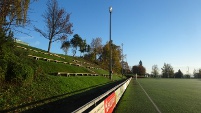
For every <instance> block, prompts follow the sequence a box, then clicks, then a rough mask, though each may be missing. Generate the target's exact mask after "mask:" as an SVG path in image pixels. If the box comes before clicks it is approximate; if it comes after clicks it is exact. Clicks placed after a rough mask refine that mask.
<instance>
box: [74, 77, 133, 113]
mask: <svg viewBox="0 0 201 113" xmlns="http://www.w3.org/2000/svg"><path fill="white" fill-rule="evenodd" d="M130 80H131V78H129V79H127V80H126V81H124V82H123V83H121V84H119V85H117V86H115V87H113V88H112V89H110V90H108V91H107V92H106V93H104V94H102V95H100V96H99V97H97V98H95V99H93V100H92V101H90V102H88V103H86V104H85V105H83V106H81V107H80V108H78V109H76V110H75V111H73V112H72V113H82V112H84V111H85V110H87V109H88V108H90V107H91V106H93V105H95V106H96V103H97V102H99V101H100V100H101V99H103V98H104V97H107V98H106V99H105V100H103V101H102V102H100V103H99V104H98V105H97V106H96V107H95V108H93V109H92V110H91V111H90V113H99V112H101V113H108V112H111V111H113V109H114V107H115V106H116V104H117V103H118V101H119V100H120V98H121V96H122V95H123V93H124V91H125V90H126V88H127V86H128V84H129V83H130ZM108 94H110V95H108Z"/></svg>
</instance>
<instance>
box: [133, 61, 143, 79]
mask: <svg viewBox="0 0 201 113" xmlns="http://www.w3.org/2000/svg"><path fill="white" fill-rule="evenodd" d="M141 62H142V61H141ZM132 72H133V74H137V75H140V76H144V75H145V73H146V69H145V67H143V66H142V63H139V65H135V66H133V68H132Z"/></svg>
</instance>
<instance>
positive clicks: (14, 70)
mask: <svg viewBox="0 0 201 113" xmlns="http://www.w3.org/2000/svg"><path fill="white" fill-rule="evenodd" d="M33 75H34V71H33V69H32V68H31V67H30V66H29V65H27V64H23V63H19V62H13V61H12V62H9V64H8V68H7V72H6V74H5V80H6V81H8V82H14V83H17V84H19V85H27V84H30V83H32V80H33Z"/></svg>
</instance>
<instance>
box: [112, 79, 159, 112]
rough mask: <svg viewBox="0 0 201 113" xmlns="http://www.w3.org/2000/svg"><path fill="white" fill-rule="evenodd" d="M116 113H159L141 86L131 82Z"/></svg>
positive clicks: (133, 81)
mask: <svg viewBox="0 0 201 113" xmlns="http://www.w3.org/2000/svg"><path fill="white" fill-rule="evenodd" d="M114 113H159V112H158V111H157V109H156V108H155V106H154V105H153V103H152V102H151V101H150V99H149V98H148V97H147V95H146V93H145V92H144V90H143V88H142V87H141V85H140V84H139V83H138V82H137V81H135V80H134V79H132V80H131V82H130V84H129V86H128V88H127V90H126V92H125V93H124V95H123V97H122V98H121V100H120V101H119V103H118V105H117V106H116V109H115V110H114Z"/></svg>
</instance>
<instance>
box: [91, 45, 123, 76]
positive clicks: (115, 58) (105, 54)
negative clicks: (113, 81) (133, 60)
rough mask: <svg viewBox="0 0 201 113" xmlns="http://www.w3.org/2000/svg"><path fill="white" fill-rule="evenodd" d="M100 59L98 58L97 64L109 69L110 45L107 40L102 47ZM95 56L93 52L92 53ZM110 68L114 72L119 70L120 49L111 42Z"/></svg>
mask: <svg viewBox="0 0 201 113" xmlns="http://www.w3.org/2000/svg"><path fill="white" fill-rule="evenodd" d="M102 50H103V51H102V54H101V58H100V59H101V60H99V62H98V63H99V64H100V65H102V66H103V67H105V69H109V66H110V47H109V43H108V42H107V43H106V44H105V45H104V46H103V49H102ZM94 56H95V54H94ZM112 70H113V71H114V72H117V73H119V72H121V51H120V46H116V45H115V44H112Z"/></svg>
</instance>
